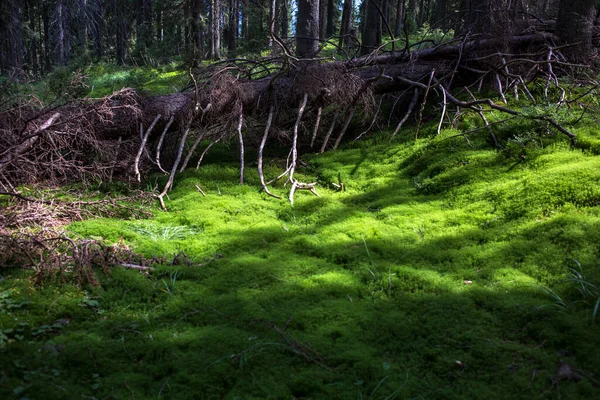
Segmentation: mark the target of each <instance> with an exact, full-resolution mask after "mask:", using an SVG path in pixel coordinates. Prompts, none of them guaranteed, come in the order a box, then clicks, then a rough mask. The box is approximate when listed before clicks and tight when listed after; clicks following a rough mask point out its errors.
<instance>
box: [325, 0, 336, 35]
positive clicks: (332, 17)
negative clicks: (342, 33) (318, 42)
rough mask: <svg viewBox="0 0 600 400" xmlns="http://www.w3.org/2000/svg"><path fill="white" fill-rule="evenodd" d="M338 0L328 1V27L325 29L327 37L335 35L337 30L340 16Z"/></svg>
mask: <svg viewBox="0 0 600 400" xmlns="http://www.w3.org/2000/svg"><path fill="white" fill-rule="evenodd" d="M336 3H337V0H328V1H327V28H326V30H325V36H326V37H327V38H330V37H332V36H333V35H335V32H336V30H337V21H338V18H339V14H338V12H339V10H338V8H337V7H336V6H337V4H336Z"/></svg>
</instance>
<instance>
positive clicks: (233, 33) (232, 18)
mask: <svg viewBox="0 0 600 400" xmlns="http://www.w3.org/2000/svg"><path fill="white" fill-rule="evenodd" d="M273 2H275V0H273ZM239 15H240V10H239V1H238V0H230V2H229V37H228V41H227V49H228V50H229V52H230V53H231V54H232V55H234V56H235V52H236V51H237V40H238V26H239V24H240V19H239Z"/></svg>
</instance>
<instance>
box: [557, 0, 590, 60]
mask: <svg viewBox="0 0 600 400" xmlns="http://www.w3.org/2000/svg"><path fill="white" fill-rule="evenodd" d="M595 17H596V1H595V0H561V1H560V5H559V13H558V20H557V21H556V34H557V35H558V37H559V38H560V40H561V42H562V43H564V44H571V45H572V46H570V47H568V48H566V49H564V50H563V52H565V53H567V54H569V55H570V56H571V57H572V58H574V59H580V60H583V59H585V58H587V57H589V56H590V55H592V53H593V51H594V47H593V45H592V36H593V27H594V19H595Z"/></svg>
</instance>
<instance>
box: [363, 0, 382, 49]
mask: <svg viewBox="0 0 600 400" xmlns="http://www.w3.org/2000/svg"><path fill="white" fill-rule="evenodd" d="M366 1H367V5H366V9H365V14H366V17H365V25H364V31H363V34H362V46H361V50H360V52H361V54H368V53H370V52H372V51H373V50H375V49H376V48H377V47H378V46H380V45H381V25H382V24H381V14H380V13H379V10H380V9H381V6H380V5H379V3H380V0H366ZM378 7H379V9H378Z"/></svg>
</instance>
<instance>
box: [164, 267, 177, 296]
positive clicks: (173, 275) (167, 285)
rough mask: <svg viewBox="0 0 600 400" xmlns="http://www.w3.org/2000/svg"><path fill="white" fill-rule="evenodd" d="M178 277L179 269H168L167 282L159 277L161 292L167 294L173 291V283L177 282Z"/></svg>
mask: <svg viewBox="0 0 600 400" xmlns="http://www.w3.org/2000/svg"><path fill="white" fill-rule="evenodd" d="M178 277H179V270H178V269H176V270H174V271H169V281H168V282H167V281H166V280H165V279H161V282H162V283H163V285H164V289H161V290H162V291H163V292H165V293H167V294H170V295H172V294H174V293H175V283H177V278H178Z"/></svg>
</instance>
